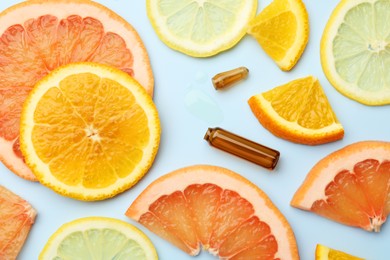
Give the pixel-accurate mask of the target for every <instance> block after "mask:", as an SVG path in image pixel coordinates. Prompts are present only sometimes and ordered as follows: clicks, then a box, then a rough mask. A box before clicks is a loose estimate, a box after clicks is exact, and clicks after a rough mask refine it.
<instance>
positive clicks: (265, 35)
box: [248, 0, 309, 70]
mask: <svg viewBox="0 0 390 260" xmlns="http://www.w3.org/2000/svg"><path fill="white" fill-rule="evenodd" d="M248 34H250V35H252V36H253V37H254V38H255V39H256V40H257V41H258V43H259V44H260V46H261V47H262V48H263V49H264V51H265V52H266V53H267V54H268V56H270V57H271V58H272V59H273V60H274V61H275V62H276V64H277V65H278V66H279V67H280V68H281V69H282V70H291V69H292V68H293V67H294V65H295V64H296V63H297V62H298V60H299V58H300V57H301V55H302V53H303V51H304V50H305V47H306V44H307V42H308V40H309V16H308V13H307V11H306V7H305V5H304V3H303V2H302V1H301V0H274V1H273V2H271V4H270V5H268V6H267V7H266V8H265V9H264V10H263V11H261V13H260V14H259V15H257V16H256V18H255V19H253V20H252V21H251V22H250V23H249V25H248Z"/></svg>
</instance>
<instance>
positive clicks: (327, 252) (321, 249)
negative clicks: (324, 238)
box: [315, 244, 364, 260]
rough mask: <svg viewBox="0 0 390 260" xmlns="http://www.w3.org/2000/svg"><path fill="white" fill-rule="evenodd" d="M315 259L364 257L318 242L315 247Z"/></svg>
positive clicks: (337, 259) (331, 259) (349, 259)
mask: <svg viewBox="0 0 390 260" xmlns="http://www.w3.org/2000/svg"><path fill="white" fill-rule="evenodd" d="M315 260H364V259H363V258H359V257H356V256H353V255H350V254H347V253H344V252H342V251H339V250H335V249H333V248H329V247H326V246H323V245H320V244H318V245H317V247H316V257H315Z"/></svg>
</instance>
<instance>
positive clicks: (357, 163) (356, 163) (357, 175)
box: [291, 141, 390, 232]
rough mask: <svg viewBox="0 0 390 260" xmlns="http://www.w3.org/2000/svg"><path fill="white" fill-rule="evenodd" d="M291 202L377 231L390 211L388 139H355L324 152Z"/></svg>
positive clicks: (320, 213)
mask: <svg viewBox="0 0 390 260" xmlns="http://www.w3.org/2000/svg"><path fill="white" fill-rule="evenodd" d="M291 205H292V206H294V207H297V208H300V209H304V210H308V211H311V212H314V213H316V214H318V215H321V216H323V217H326V218H329V219H331V220H334V221H337V222H340V223H342V224H345V225H349V226H354V227H360V228H362V229H365V230H367V231H375V232H379V231H380V227H381V225H382V224H383V223H384V222H385V221H386V218H387V216H388V214H389V212H390V143H389V142H380V141H364V142H358V143H354V144H351V145H348V146H346V147H344V148H343V149H341V150H338V151H336V152H333V153H331V154H330V155H328V156H326V157H325V158H323V159H322V160H320V161H319V162H318V163H317V164H316V165H315V166H314V167H313V168H312V169H311V171H310V172H309V174H308V175H307V177H306V179H305V181H304V182H303V184H302V185H301V187H300V188H299V189H298V190H297V192H296V193H295V195H294V197H293V199H292V201H291Z"/></svg>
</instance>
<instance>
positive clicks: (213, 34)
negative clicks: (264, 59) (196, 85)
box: [146, 0, 257, 57]
mask: <svg viewBox="0 0 390 260" xmlns="http://www.w3.org/2000/svg"><path fill="white" fill-rule="evenodd" d="M146 5H147V12H148V16H149V20H150V21H151V23H152V25H153V28H154V30H155V31H156V33H157V35H158V36H159V37H160V39H161V40H162V41H163V42H164V43H165V44H166V45H168V46H169V47H170V48H172V49H174V50H178V51H180V52H183V53H185V54H187V55H190V56H194V57H207V56H212V55H215V54H217V53H219V52H222V51H224V50H227V49H229V48H231V47H233V46H234V45H236V44H237V43H238V42H239V40H240V39H241V38H242V37H243V36H244V35H245V31H246V25H247V23H248V22H249V21H250V20H251V19H252V18H254V16H255V14H256V10H257V0H226V1H220V0H147V1H146Z"/></svg>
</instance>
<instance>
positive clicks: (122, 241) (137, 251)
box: [38, 217, 158, 260]
mask: <svg viewBox="0 0 390 260" xmlns="http://www.w3.org/2000/svg"><path fill="white" fill-rule="evenodd" d="M38 259H39V260H52V259H94V260H106V259H118V260H119V259H137V260H154V259H158V257H157V253H156V250H155V248H154V246H153V244H152V242H151V241H150V240H149V238H148V237H147V236H146V235H145V234H144V233H142V232H141V231H140V230H139V229H138V228H136V227H134V226H133V225H130V224H128V223H126V222H124V221H121V220H117V219H113V218H105V217H87V218H81V219H77V220H74V221H72V222H69V223H66V224H64V225H62V226H61V227H60V228H59V229H58V230H57V231H56V232H55V233H54V234H53V235H52V236H51V237H50V238H49V240H48V242H47V243H46V245H45V247H44V248H43V250H42V252H41V253H40V255H39V258H38Z"/></svg>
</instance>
